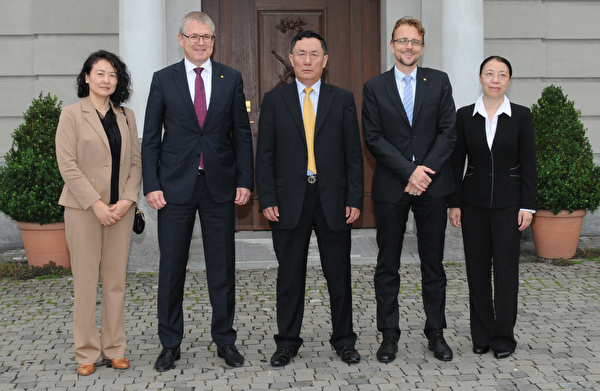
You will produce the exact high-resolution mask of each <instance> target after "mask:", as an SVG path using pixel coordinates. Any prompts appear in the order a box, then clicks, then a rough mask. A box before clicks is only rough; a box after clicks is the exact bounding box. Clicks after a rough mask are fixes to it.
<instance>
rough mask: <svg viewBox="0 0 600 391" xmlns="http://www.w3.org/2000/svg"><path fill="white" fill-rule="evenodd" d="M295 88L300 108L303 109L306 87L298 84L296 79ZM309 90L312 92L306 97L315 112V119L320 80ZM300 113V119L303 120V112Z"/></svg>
mask: <svg viewBox="0 0 600 391" xmlns="http://www.w3.org/2000/svg"><path fill="white" fill-rule="evenodd" d="M296 87H297V88H298V97H299V98H300V107H301V108H302V107H304V95H306V93H305V92H304V89H305V88H306V87H307V86H305V85H304V84H302V83H300V82H299V81H298V79H296ZM310 88H312V89H313V90H312V91H311V92H310V95H309V96H308V97H309V99H310V101H311V102H312V105H313V110H314V111H315V118H316V117H317V108H318V107H319V94H320V92H321V79H319V81H317V82H316V83H315V84H313V85H312V86H311V87H310ZM301 111H302V119H304V110H301Z"/></svg>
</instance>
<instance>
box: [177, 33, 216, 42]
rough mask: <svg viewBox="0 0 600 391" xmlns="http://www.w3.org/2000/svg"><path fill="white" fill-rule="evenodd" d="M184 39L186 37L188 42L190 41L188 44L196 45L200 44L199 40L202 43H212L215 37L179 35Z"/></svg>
mask: <svg viewBox="0 0 600 391" xmlns="http://www.w3.org/2000/svg"><path fill="white" fill-rule="evenodd" d="M181 35H183V36H184V37H186V38H187V39H188V41H190V43H198V42H200V40H202V42H204V43H212V42H213V41H214V40H215V36H214V35H208V34H206V35H196V34H192V35H185V34H181Z"/></svg>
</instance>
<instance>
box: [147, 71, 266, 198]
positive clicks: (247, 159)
mask: <svg viewBox="0 0 600 391" xmlns="http://www.w3.org/2000/svg"><path fill="white" fill-rule="evenodd" d="M212 64H213V71H212V92H211V98H210V105H209V108H208V111H207V114H206V119H205V121H204V127H203V128H202V129H201V128H200V125H199V124H198V119H197V116H196V112H195V110H194V104H193V102H192V98H191V95H190V91H189V87H188V82H187V77H186V74H185V65H184V62H183V60H182V61H181V62H178V63H176V64H173V65H171V66H168V67H166V68H164V69H162V70H160V71H158V72H156V73H154V76H153V78H152V84H151V86H150V94H149V96H148V104H147V106H146V118H145V122H144V138H143V141H142V172H143V185H144V194H147V193H149V192H152V191H156V190H162V191H163V194H164V197H165V200H166V201H167V202H173V203H178V204H183V203H186V202H188V201H189V200H190V199H191V197H192V193H193V191H194V186H195V184H196V177H197V175H198V164H199V162H200V153H202V154H203V163H204V169H205V173H206V174H205V175H206V182H207V184H208V188H209V191H210V194H211V196H212V197H213V199H214V200H215V201H216V202H219V203H224V202H231V201H233V200H234V199H235V192H236V188H237V187H244V188H246V189H250V190H252V189H253V184H254V162H253V156H252V155H253V153H252V134H251V131H250V123H249V121H248V113H247V111H246V105H245V98H244V91H243V84H242V76H241V74H240V72H238V71H237V70H235V69H233V68H230V67H228V66H226V65H223V64H220V63H218V62H214V61H213V62H212ZM163 128H164V133H163Z"/></svg>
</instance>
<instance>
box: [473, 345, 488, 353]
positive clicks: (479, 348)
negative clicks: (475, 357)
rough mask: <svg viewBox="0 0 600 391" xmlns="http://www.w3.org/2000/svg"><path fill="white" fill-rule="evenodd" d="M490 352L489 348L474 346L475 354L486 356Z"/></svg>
mask: <svg viewBox="0 0 600 391" xmlns="http://www.w3.org/2000/svg"><path fill="white" fill-rule="evenodd" d="M489 351H490V347H489V346H473V353H475V354H486V353H487V352H489Z"/></svg>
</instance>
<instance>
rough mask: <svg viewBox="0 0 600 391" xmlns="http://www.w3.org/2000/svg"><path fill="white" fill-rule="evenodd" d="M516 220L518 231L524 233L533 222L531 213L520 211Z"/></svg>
mask: <svg viewBox="0 0 600 391" xmlns="http://www.w3.org/2000/svg"><path fill="white" fill-rule="evenodd" d="M518 219H519V220H518V221H517V222H518V223H519V231H524V230H525V229H527V227H529V225H530V224H531V221H532V220H533V213H531V212H528V211H526V210H520V211H519V217H518Z"/></svg>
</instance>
